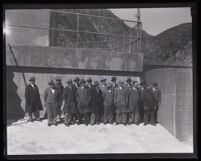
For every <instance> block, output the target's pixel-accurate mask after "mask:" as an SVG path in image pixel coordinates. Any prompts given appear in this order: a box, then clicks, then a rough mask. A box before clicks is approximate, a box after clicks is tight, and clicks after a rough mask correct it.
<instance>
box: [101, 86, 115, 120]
mask: <svg viewBox="0 0 201 161" xmlns="http://www.w3.org/2000/svg"><path fill="white" fill-rule="evenodd" d="M113 103H114V91H113V90H108V89H107V90H106V91H105V93H104V94H103V105H104V123H108V122H109V123H112V121H113V116H114V106H113V105H114V104H113Z"/></svg>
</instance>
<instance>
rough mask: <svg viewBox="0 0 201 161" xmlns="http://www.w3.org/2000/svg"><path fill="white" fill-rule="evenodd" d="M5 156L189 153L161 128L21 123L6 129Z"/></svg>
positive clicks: (141, 125)
mask: <svg viewBox="0 0 201 161" xmlns="http://www.w3.org/2000/svg"><path fill="white" fill-rule="evenodd" d="M7 152H8V155H12V154H13V155H18V154H20V155H23V154H75V153H80V154H89V153H192V152H193V148H192V147H191V146H190V145H187V144H185V143H181V142H179V141H178V140H177V139H176V138H175V137H174V136H172V135H171V134H170V133H169V132H168V131H167V130H166V129H165V128H163V127H162V126H161V125H159V124H158V125H157V126H151V125H147V126H144V125H143V124H140V125H139V126H137V125H128V126H124V125H103V124H100V125H94V126H91V125H89V126H85V125H73V126H70V127H66V126H65V125H64V124H63V123H62V124H59V125H58V126H51V127H48V126H47V120H43V121H42V122H28V123H27V122H26V120H20V121H18V122H16V123H13V124H12V125H10V126H8V127H7Z"/></svg>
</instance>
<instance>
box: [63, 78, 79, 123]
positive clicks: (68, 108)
mask: <svg viewBox="0 0 201 161" xmlns="http://www.w3.org/2000/svg"><path fill="white" fill-rule="evenodd" d="M66 83H67V86H66V87H65V88H64V92H63V99H64V102H65V104H64V108H63V111H64V115H65V117H64V123H65V125H66V126H69V125H71V124H72V121H73V120H72V117H73V115H74V114H76V113H77V110H76V106H75V105H76V91H75V90H74V89H73V87H72V84H73V81H72V79H69V80H68V81H67V82H66Z"/></svg>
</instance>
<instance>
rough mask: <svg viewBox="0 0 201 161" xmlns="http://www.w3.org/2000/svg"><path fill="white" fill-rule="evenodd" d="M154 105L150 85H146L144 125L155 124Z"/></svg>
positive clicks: (153, 96)
mask: <svg viewBox="0 0 201 161" xmlns="http://www.w3.org/2000/svg"><path fill="white" fill-rule="evenodd" d="M155 107H156V102H155V95H154V93H153V89H152V88H151V87H150V86H147V88H146V93H145V99H144V113H145V114H144V125H147V124H149V123H150V124H151V125H154V126H155V125H156V120H155Z"/></svg>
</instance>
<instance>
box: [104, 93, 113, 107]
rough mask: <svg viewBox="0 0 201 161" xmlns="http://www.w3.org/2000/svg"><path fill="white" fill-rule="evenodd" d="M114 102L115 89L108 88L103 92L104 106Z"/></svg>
mask: <svg viewBox="0 0 201 161" xmlns="http://www.w3.org/2000/svg"><path fill="white" fill-rule="evenodd" d="M113 103H114V91H113V90H110V91H109V90H106V91H105V93H104V94H103V105H104V106H111V105H113Z"/></svg>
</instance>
